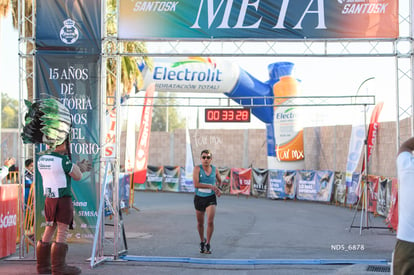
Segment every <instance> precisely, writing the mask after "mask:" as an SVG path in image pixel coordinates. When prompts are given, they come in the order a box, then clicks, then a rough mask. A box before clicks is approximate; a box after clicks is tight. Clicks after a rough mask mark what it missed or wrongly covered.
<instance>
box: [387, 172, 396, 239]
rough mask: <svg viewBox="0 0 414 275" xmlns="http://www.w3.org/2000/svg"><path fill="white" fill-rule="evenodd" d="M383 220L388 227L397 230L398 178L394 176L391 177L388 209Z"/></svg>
mask: <svg viewBox="0 0 414 275" xmlns="http://www.w3.org/2000/svg"><path fill="white" fill-rule="evenodd" d="M385 222H386V223H387V224H388V227H390V228H392V229H393V230H395V231H397V230H398V179H396V178H393V179H392V187H391V203H390V210H389V211H388V215H387V218H386V219H385Z"/></svg>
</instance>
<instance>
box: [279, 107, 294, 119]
mask: <svg viewBox="0 0 414 275" xmlns="http://www.w3.org/2000/svg"><path fill="white" fill-rule="evenodd" d="M293 110H294V108H289V109H287V110H285V111H284V112H277V113H276V119H278V120H290V119H295V118H296V114H295V113H294V112H293Z"/></svg>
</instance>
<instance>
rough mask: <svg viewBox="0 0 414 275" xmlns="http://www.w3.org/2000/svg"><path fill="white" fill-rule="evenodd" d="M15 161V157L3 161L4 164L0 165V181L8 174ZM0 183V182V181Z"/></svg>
mask: <svg viewBox="0 0 414 275" xmlns="http://www.w3.org/2000/svg"><path fill="white" fill-rule="evenodd" d="M15 163H16V159H15V158H7V159H6V160H5V161H4V165H3V166H2V167H0V181H1V180H3V179H4V178H5V177H7V175H8V174H9V168H10V167H11V166H13V165H14V164H15ZM0 184H1V183H0Z"/></svg>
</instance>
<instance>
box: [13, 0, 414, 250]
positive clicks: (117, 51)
mask: <svg viewBox="0 0 414 275" xmlns="http://www.w3.org/2000/svg"><path fill="white" fill-rule="evenodd" d="M119 1H120V0H117V1H116V7H115V9H114V11H113V12H111V13H109V12H107V11H108V10H109V9H108V8H107V2H110V1H105V0H101V2H102V7H103V10H102V19H103V37H102V53H101V54H102V74H103V75H102V91H101V92H102V95H103V96H102V99H103V100H106V102H103V104H102V105H106V106H107V107H108V105H110V103H108V100H107V99H108V97H107V93H106V78H107V77H109V76H112V77H115V79H116V91H115V100H114V101H113V102H114V103H112V104H114V106H113V107H119V102H120V100H119V99H120V94H121V91H120V87H121V57H123V56H143V54H142V53H135V52H129V51H126V50H125V49H124V48H123V45H124V42H127V41H121V40H118V38H117V33H116V31H115V33H111V35H109V32H108V24H109V22H118V16H119ZM403 1H405V0H400V2H401V3H402V2H403ZM28 3H31V4H32V7H33V8H32V9H30V10H28V9H27V6H28V5H27V4H28ZM18 5H19V14H18V21H19V59H20V62H19V75H20V102H23V99H26V98H29V99H30V98H31V97H30V95H33V91H34V87H33V82H34V81H33V79H34V76H35V73H36V72H35V70H34V66H33V64H34V63H33V61H34V58H35V54H36V53H35V52H34V48H35V47H34V41H35V31H34V29H35V24H36V22H35V0H18ZM411 5H412V1H410V8H409V9H408V10H407V9H402V8H401V7H400V11H399V24H400V37H399V38H398V39H395V40H394V39H392V40H390V39H357V40H356V39H330V40H276V39H275V40H216V39H212V40H194V41H193V40H192V41H167V40H160V41H158V40H157V41H155V40H148V41H140V42H145V44H146V46H147V49H146V50H147V52H146V53H145V56H147V57H162V56H168V57H170V56H185V57H187V56H211V57H239V56H242V57H341V58H349V57H366V58H370V57H394V58H395V74H396V77H395V78H396V83H395V86H396V94H395V96H396V99H397V100H396V102H397V103H396V106H395V107H396V110H397V112H396V113H397V117H396V122H397V127H396V128H397V133H396V135H397V144H396V146H397V147H396V150H397V148H398V147H399V144H400V132H399V121H400V120H401V119H403V118H407V117H409V118H411V132H412V133H413V107H412V106H413V105H414V104H413V84H412V83H413V76H414V75H413V47H414V43H413V35H412V17H413V15H412V10H413V8H412V7H411ZM29 29H31V31H28V30H29ZM292 45H294V46H292ZM189 49H191V50H190V51H189ZM108 62H112V63H113V65H114V66H111V67H109V66H107V63H108ZM30 64H31V65H30ZM28 79H31V82H30V81H27V80H28ZM28 83H32V84H29V86H28ZM402 83H408V84H409V87H410V89H406V90H402V89H400V87H401V86H402ZM408 98H410V100H407V99H408ZM188 100H189V102H191V99H190V98H189V99H188ZM220 100H222V99H220ZM223 100H224V99H223ZM357 100H360V98H357V97H344V98H342V99H341V98H339V99H338V98H334V97H331V98H329V99H324V98H321V97H318V98H315V97H308V98H306V97H302V98H298V99H292V102H293V103H291V104H293V105H296V106H298V105H301V106H303V105H307V106H310V105H312V106H323V105H324V104H326V102H327V101H329V102H331V103H332V104H334V105H347V104H350V105H352V104H354V105H360V104H361V102H357ZM364 100H367V102H370V101H371V99H370V98H364V99H363V101H364ZM224 101H225V100H224ZM324 102H325V103H324ZM220 104H221V103H220ZM367 104H368V103H367ZM21 105H23V104H22V103H21ZM170 106H171V105H170ZM326 106H328V105H326ZM23 107H24V106H20V111H22V110H23ZM102 109H105V108H102ZM104 112H105V110H103V111H102V112H101V119H103V118H104V115H105V114H104ZM117 113H118V112H117ZM22 116H23V114H22V113H21V112H20V117H21V118H22ZM116 119H117V125H119V121H120V120H119V116H117V118H116ZM102 121H103V120H102ZM119 131H120V129H117V133H118V136H119ZM101 139H102V138H101ZM101 144H103V140H101ZM119 151H120V148H119V143H117V147H116V157H115V159H110V160H106V159H103V158H102V160H101V161H102V162H103V163H107V162H110V163H112V164H113V165H114V166H115V167H117V169H116V172H115V177H114V178H115V182H114V186H115V187H114V188H115V189H116V190H114V192H113V194H118V190H117V188H118V184H117V182H116V181H117V180H116V179H117V178H118V177H117V173H119ZM21 156H22V159H24V155H23V154H21ZM103 166H104V165H103ZM102 170H103V169H101V171H102ZM101 174H104V173H103V172H102V173H101ZM101 178H102V177H101ZM113 203H114V205H113V209H114V213H115V220H114V224H115V225H117V224H118V226H115V227H114V228H115V230H114V238H115V240H114V253H113V255H114V258H116V257H117V256H118V254H119V249H118V241H117V240H118V239H119V235H120V234H119V229H120V228H121V223H122V221H120V220H119V216H118V215H117V213H118V212H119V205H118V204H119V202H118V198H115V196H114V202H113ZM20 220H22V219H20ZM21 250H22V249H21ZM92 256H93V257H94V256H95V255H92ZM101 256H102V255H101Z"/></svg>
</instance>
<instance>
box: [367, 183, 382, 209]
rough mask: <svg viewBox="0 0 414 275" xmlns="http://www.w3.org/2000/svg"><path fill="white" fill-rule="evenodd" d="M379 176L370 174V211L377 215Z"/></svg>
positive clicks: (368, 188)
mask: <svg viewBox="0 0 414 275" xmlns="http://www.w3.org/2000/svg"><path fill="white" fill-rule="evenodd" d="M378 180H379V178H378V176H373V175H368V186H367V190H368V192H367V193H368V194H367V196H368V207H367V209H368V211H369V212H372V213H374V214H375V215H377V214H378V213H377V199H378V198H377V196H378Z"/></svg>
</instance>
